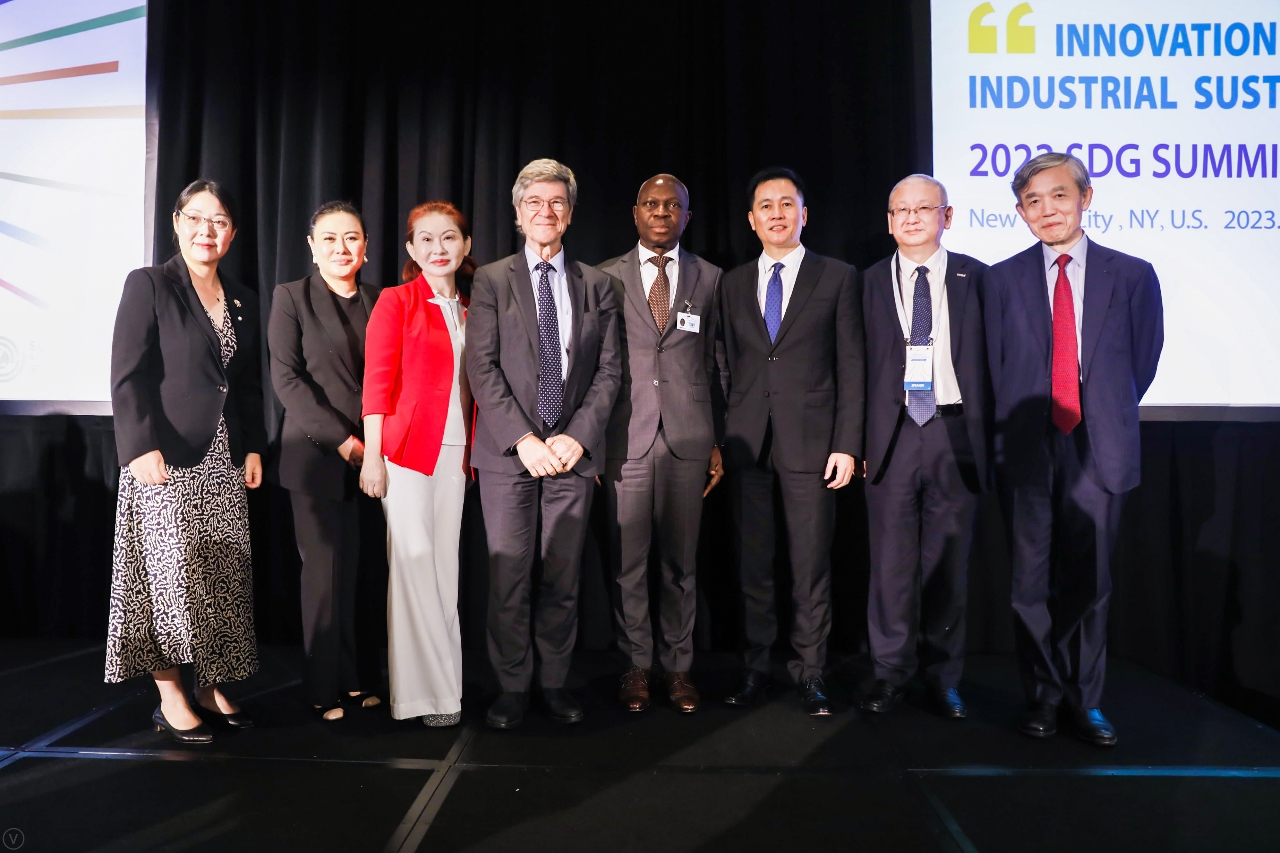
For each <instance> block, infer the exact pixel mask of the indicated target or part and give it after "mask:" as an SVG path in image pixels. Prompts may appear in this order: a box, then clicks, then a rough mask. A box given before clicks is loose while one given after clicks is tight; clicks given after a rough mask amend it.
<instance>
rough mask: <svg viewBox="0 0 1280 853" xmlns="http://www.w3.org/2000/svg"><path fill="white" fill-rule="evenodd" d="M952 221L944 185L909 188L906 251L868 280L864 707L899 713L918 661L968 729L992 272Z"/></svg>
mask: <svg viewBox="0 0 1280 853" xmlns="http://www.w3.org/2000/svg"><path fill="white" fill-rule="evenodd" d="M951 215H952V209H951V206H950V205H949V204H947V190H946V187H944V186H943V185H942V184H941V183H939V182H938V181H936V180H935V179H933V178H931V177H930V176H928V175H910V176H908V177H906V178H903V179H902V180H901V181H899V182H898V185H897V186H895V187H894V188H893V192H891V193H890V194H889V233H890V234H892V235H893V238H894V240H895V241H896V242H897V244H898V251H896V252H894V253H893V254H892V255H890V256H889V257H887V258H885V259H884V260H882V261H880V262H879V263H878V264H876V265H875V266H873V267H871V268H870V269H869V270H867V271H866V273H865V274H864V276H863V287H862V304H863V309H862V315H863V317H865V318H866V321H865V324H866V338H867V429H866V436H867V452H866V459H867V486H866V496H867V515H868V520H869V522H870V525H869V531H868V532H869V535H870V540H871V585H870V589H869V590H868V595H867V631H868V639H869V640H870V645H871V658H872V663H873V665H874V668H875V676H876V683H875V686H874V687H873V688H872V689H871V692H870V694H868V695H867V697H866V698H865V699H864V700H863V702H862V707H863V709H864V710H866V711H871V712H873V713H881V714H882V713H885V712H887V711H889V710H890V709H891V708H892V707H893V706H894V705H895V704H897V702H898V701H899V700H900V699H901V698H902V695H903V692H904V691H905V688H906V684H907V681H908V680H909V679H910V678H911V676H912V675H913V674H914V673H915V670H916V667H917V664H919V665H920V666H921V668H922V669H923V673H922V674H923V677H924V681H925V683H926V685H927V686H928V688H929V695H930V698H931V699H932V702H933V705H934V706H935V708H936V709H937V710H938V712H939V713H941V714H942V715H943V716H945V717H948V718H950V719H956V720H959V719H963V718H964V716H965V707H964V701H963V700H962V699H961V698H960V693H959V690H958V687H959V684H960V673H961V669H962V667H963V663H964V625H965V619H964V616H965V598H966V579H967V575H968V567H969V546H970V545H971V544H972V542H973V521H974V516H975V513H976V510H977V505H978V493H979V492H980V491H982V490H983V489H985V488H986V486H987V482H988V477H987V437H988V435H989V433H990V430H989V426H990V416H989V410H990V406H989V403H990V399H991V397H990V394H989V393H988V390H987V388H988V379H987V345H986V340H985V336H984V333H983V328H982V285H983V274H984V273H985V271H986V268H987V267H986V264H983V263H981V262H980V261H976V260H974V259H973V258H970V257H968V256H967V255H961V254H958V253H956V252H948V251H947V250H946V249H944V248H943V247H942V233H943V231H945V230H946V229H947V228H950V227H951ZM917 372H918V373H919V375H918V376H917V375H916V373H917ZM917 646H918V647H919V653H918V654H917Z"/></svg>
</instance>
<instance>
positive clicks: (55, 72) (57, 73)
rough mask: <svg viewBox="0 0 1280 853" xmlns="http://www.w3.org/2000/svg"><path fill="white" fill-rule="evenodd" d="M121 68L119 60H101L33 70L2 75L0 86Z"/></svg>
mask: <svg viewBox="0 0 1280 853" xmlns="http://www.w3.org/2000/svg"><path fill="white" fill-rule="evenodd" d="M119 70H120V63H119V62H99V63H97V64H95V65H77V66H75V67H74V68H54V69H51V70H49V71H33V72H31V73H30V74H14V75H13V76H11V77H0V86H16V85H17V84H19V83H38V82H40V81H41V80H64V79H66V78H67V77H88V76H89V75H90V74H111V73H113V72H115V71H119Z"/></svg>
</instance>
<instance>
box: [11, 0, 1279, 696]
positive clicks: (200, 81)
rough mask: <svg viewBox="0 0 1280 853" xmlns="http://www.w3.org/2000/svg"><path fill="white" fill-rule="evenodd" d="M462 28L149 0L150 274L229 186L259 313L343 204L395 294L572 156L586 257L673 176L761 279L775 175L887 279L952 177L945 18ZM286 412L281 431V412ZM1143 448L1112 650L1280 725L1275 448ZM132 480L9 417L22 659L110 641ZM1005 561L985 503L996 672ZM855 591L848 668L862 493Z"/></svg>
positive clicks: (396, 11) (474, 524) (265, 632)
mask: <svg viewBox="0 0 1280 853" xmlns="http://www.w3.org/2000/svg"><path fill="white" fill-rule="evenodd" d="M451 5H452V7H453V8H450V9H448V10H443V11H442V10H441V9H440V8H439V7H437V6H434V5H433V6H428V5H427V4H400V3H395V4H391V3H379V2H366V3H364V4H359V5H358V6H352V5H351V4H348V3H339V2H333V0H312V2H299V1H298V0H277V2H272V3H259V2H249V0H230V1H229V2H225V3H220V4H202V3H187V2H178V0H153V2H151V4H150V7H149V17H148V45H149V46H148V54H149V55H148V89H149V93H148V101H149V103H148V112H149V115H150V116H151V118H152V120H153V121H154V122H155V124H154V128H155V132H156V138H157V143H156V155H157V186H156V223H155V225H156V232H155V233H156V257H157V260H163V259H165V258H167V257H168V256H169V255H170V254H171V253H172V243H171V238H170V235H171V228H170V224H169V211H170V210H171V206H172V203H173V199H174V198H175V197H176V195H177V193H178V191H179V190H180V189H181V188H182V187H183V186H184V185H185V184H186V183H188V182H189V181H190V180H192V179H193V178H195V177H197V176H206V177H210V178H214V179H216V180H218V181H221V182H223V183H224V184H225V185H227V186H228V187H230V188H231V189H232V191H233V192H234V193H235V194H236V196H237V197H238V199H239V202H240V208H241V209H240V213H239V221H238V223H237V225H238V227H239V234H238V237H237V239H236V242H235V244H234V246H233V248H232V250H231V252H230V254H229V255H228V257H227V259H226V260H225V261H224V264H223V270H224V272H225V273H227V274H230V275H231V276H232V277H234V278H235V279H236V280H238V281H241V282H243V283H246V284H248V285H249V286H251V287H256V288H257V289H258V291H259V292H260V293H261V294H262V296H263V311H264V317H265V312H267V311H268V310H269V308H270V294H271V289H272V287H273V286H274V285H275V284H276V283H278V282H282V281H288V280H291V279H295V278H300V277H301V276H303V275H305V274H307V273H308V272H310V270H311V267H310V265H309V263H308V262H309V258H310V255H309V251H308V249H307V246H306V242H305V234H306V229H307V222H308V219H309V217H310V213H311V211H312V210H313V209H314V208H315V206H316V205H317V204H319V203H320V202H321V201H325V200H329V199H334V198H345V199H350V200H352V201H354V202H356V204H358V205H359V206H360V207H361V209H362V210H363V211H364V214H365V217H366V221H367V225H368V228H369V232H370V236H371V240H372V245H371V250H370V253H369V264H368V265H367V266H366V267H365V271H364V274H363V275H364V277H365V278H366V279H367V280H370V281H375V282H378V283H380V284H383V285H390V284H393V283H395V282H396V281H398V271H399V269H400V267H401V265H402V263H403V261H404V259H405V255H404V250H403V236H402V235H403V228H404V224H405V223H404V217H405V215H406V214H407V212H408V210H409V209H410V208H411V207H413V206H414V205H415V204H417V203H418V202H420V201H423V200H426V199H429V198H446V199H450V200H452V201H454V202H455V203H456V204H458V205H459V207H461V208H462V210H463V211H464V212H465V213H466V214H467V215H468V216H469V217H470V218H471V222H472V226H473V230H474V237H475V241H474V249H473V254H474V255H475V256H476V258H477V259H478V260H479V261H480V262H481V263H484V262H487V261H491V260H495V259H497V258H499V257H502V256H504V255H506V254H509V253H510V252H512V251H513V250H515V248H516V247H517V245H518V244H517V238H516V235H515V232H514V229H513V227H512V220H513V212H512V209H511V205H510V195H509V192H510V187H511V183H512V181H513V179H514V176H515V174H516V172H517V171H518V169H519V168H520V166H522V165H523V164H524V163H526V162H527V161H529V160H531V159H533V158H535V157H555V158H557V159H560V160H562V161H564V162H565V163H567V164H569V165H570V166H571V167H572V168H573V169H574V170H575V171H576V172H577V175H578V179H579V184H580V191H581V195H580V202H579V207H578V209H577V210H576V211H575V218H574V224H573V225H572V227H571V229H570V231H569V234H568V239H567V244H568V246H569V248H570V250H571V251H572V252H574V253H575V254H576V255H577V256H578V257H579V258H581V259H582V260H584V261H587V262H589V263H596V262H599V261H602V260H604V259H605V258H608V257H611V256H613V255H616V254H619V253H621V252H623V251H625V250H626V249H627V248H629V247H630V245H631V244H632V243H633V241H634V239H635V231H634V226H633V224H632V222H631V216H630V206H631V204H632V203H633V200H634V197H635V192H636V189H637V188H638V186H639V184H640V183H641V182H642V181H643V180H644V179H645V178H647V177H649V176H650V175H652V174H654V173H656V172H659V171H669V172H673V173H675V174H676V175H678V176H680V177H681V178H682V179H683V180H684V181H685V182H686V183H687V184H688V185H689V187H690V189H691V192H692V209H693V211H694V219H693V223H692V225H691V226H690V230H689V231H688V233H687V234H686V239H685V241H684V245H685V247H686V248H688V249H690V250H692V251H694V252H697V253H699V254H701V255H703V256H704V257H707V258H708V259H710V260H712V261H714V262H716V263H718V264H720V265H722V266H725V267H726V268H727V267H729V266H732V265H735V264H737V263H741V262H744V261H746V260H748V259H749V258H751V257H752V256H754V255H755V254H756V253H757V252H758V244H757V243H756V242H755V238H754V236H753V235H752V234H751V232H750V231H749V230H748V228H747V225H746V217H745V208H746V199H745V192H744V189H743V184H744V183H745V181H746V179H747V177H748V176H749V175H750V174H751V173H752V172H753V171H755V170H756V169H758V168H760V167H762V166H766V165H771V164H777V163H781V164H786V165H790V166H793V167H794V168H796V169H798V170H799V171H800V173H801V174H802V175H803V176H804V177H805V178H806V180H807V182H808V184H809V194H808V197H807V199H806V202H807V205H808V207H809V216H810V219H809V221H810V225H809V227H808V228H807V229H806V231H805V243H806V244H807V245H808V246H810V247H811V248H812V249H814V250H816V251H818V252H822V253H825V254H829V255H834V256H836V257H840V258H843V259H845V260H847V261H850V262H852V263H854V264H857V265H858V266H860V267H865V266H866V265H868V264H869V263H871V262H874V261H875V260H877V259H878V258H880V257H882V256H884V255H885V254H887V253H888V252H889V251H890V250H891V248H892V243H891V241H890V240H889V238H888V237H887V235H886V234H885V233H884V232H885V220H884V209H885V200H886V196H887V194H888V191H889V189H890V188H891V187H892V185H893V183H894V182H896V181H897V180H898V179H899V178H900V177H902V176H903V175H905V174H908V173H910V172H913V171H928V169H929V167H930V161H929V139H930V129H929V125H928V113H929V103H928V95H929V67H928V15H927V3H926V2H921V1H920V0H912V2H900V0H877V2H860V3H849V2H829V3H828V2H805V0H792V2H771V3H765V2H758V1H757V0H720V2H697V3H683V4H672V6H671V9H670V11H669V12H667V13H665V14H663V15H658V16H655V15H652V14H647V15H646V14H641V12H640V11H639V10H638V9H637V8H636V7H633V6H629V5H628V6H624V5H622V4H617V5H611V4H600V3H595V4H582V5H581V6H574V5H573V4H557V5H555V6H553V7H548V10H547V11H546V13H538V14H535V13H534V12H533V10H532V8H531V7H514V8H517V9H520V10H522V11H518V12H513V11H512V9H513V7H512V6H510V5H509V4H505V3H495V2H489V0H473V1H472V2H470V3H466V4H451ZM1099 191H1100V192H1105V184H1103V185H1101V186H1100V187H1099ZM1028 242H1030V237H1028ZM985 260H987V261H994V260H998V259H996V258H987V259H985ZM268 404H269V405H268V421H269V423H268V427H269V429H270V430H271V431H272V434H273V435H274V433H275V430H276V427H277V425H278V418H279V407H278V405H277V404H276V403H275V401H274V400H273V399H272V400H269V401H268ZM1143 442H1144V444H1143V477H1144V482H1143V486H1142V487H1141V488H1140V489H1139V490H1137V492H1135V493H1134V495H1133V497H1132V500H1131V501H1130V504H1129V507H1128V509H1127V512H1126V517H1125V531H1124V534H1123V536H1122V542H1121V546H1120V550H1121V553H1120V555H1119V559H1118V561H1117V566H1118V568H1117V571H1116V583H1115V592H1114V594H1113V609H1112V626H1111V631H1112V633H1111V636H1112V646H1111V647H1112V650H1113V653H1115V654H1119V655H1123V656H1127V657H1130V658H1132V659H1134V660H1137V661H1138V662H1140V663H1143V664H1145V665H1147V666H1149V667H1151V668H1152V669H1155V670H1156V671H1159V672H1161V673H1164V674H1167V675H1171V676H1173V677H1176V678H1179V679H1181V680H1183V681H1184V682H1186V683H1188V684H1191V685H1193V686H1195V687H1197V688H1200V689H1203V690H1205V691H1208V692H1210V693H1212V694H1214V695H1217V696H1220V697H1222V698H1224V699H1227V700H1228V701H1232V702H1233V703H1235V704H1237V705H1240V706H1242V707H1246V708H1248V709H1250V710H1253V711H1254V712H1255V713H1260V714H1263V715H1266V714H1271V713H1274V712H1275V708H1276V707H1277V705H1276V703H1277V701H1278V700H1280V664H1277V660H1278V659H1280V621H1278V620H1276V619H1274V618H1273V614H1274V613H1275V611H1276V610H1277V608H1278V607H1280V568H1278V567H1280V533H1277V525H1276V522H1275V519H1276V518H1278V517H1280V513H1278V512H1277V510H1278V509H1280V507H1278V506H1277V503H1278V501H1280V499H1278V498H1277V497H1276V496H1275V493H1274V491H1273V490H1270V489H1268V488H1267V485H1268V484H1269V483H1273V482H1276V481H1277V479H1280V476H1278V475H1280V427H1277V426H1276V425H1271V424H1251V425H1244V424H1239V425H1236V424H1208V423H1157V424H1144V426H1143ZM117 475H118V469H117V468H116V465H115V461H114V440H113V437H112V433H111V422H110V419H109V418H72V417H46V418H24V417H0V635H6V636H101V635H102V634H103V633H104V631H105V622H106V615H105V614H106V602H107V590H108V588H109V583H110V564H111V535H112V525H113V514H114V505H115V484H116V478H117ZM250 507H251V517H252V526H253V544H254V557H255V573H256V577H257V609H258V614H257V615H258V624H259V631H260V634H261V636H262V638H263V639H264V640H266V641H276V642H294V641H296V640H297V637H298V636H299V623H298V614H297V610H298V605H297V576H296V573H297V555H296V551H295V550H294V545H293V540H292V529H291V519H290V517H289V510H288V501H287V495H286V494H285V493H284V492H282V491H281V490H279V489H278V488H276V487H275V486H272V485H268V486H267V487H265V488H264V489H263V490H261V491H260V492H259V493H256V494H254V495H252V496H251V501H250ZM370 509H371V512H370V513H369V514H368V515H369V520H370V522H371V524H372V525H373V527H374V529H375V530H376V526H377V522H378V517H377V516H378V513H377V508H376V506H371V507H370ZM597 522H599V519H598V518H597ZM465 524H466V526H465V529H464V533H463V550H464V570H463V571H464V594H463V603H462V609H463V614H464V624H465V631H466V635H465V636H466V639H467V642H468V643H470V644H475V645H479V641H480V638H481V634H480V631H481V630H482V614H483V606H484V592H485V588H486V581H485V566H484V558H483V557H484V555H483V527H482V524H483V519H482V518H481V517H480V514H479V512H478V503H477V502H475V501H474V496H473V502H472V505H471V506H470V511H469V513H468V517H467V520H466V523H465ZM730 534H731V529H730V526H729V518H728V511H727V506H726V504H725V500H724V495H723V494H715V493H713V495H712V496H711V498H710V499H708V501H707V506H706V510H705V517H704V525H703V542H702V547H701V549H700V550H701V555H702V559H701V561H700V565H699V570H700V584H701V593H702V595H701V602H700V608H699V623H698V640H699V644H700V646H702V647H703V648H708V647H711V648H722V649H725V648H732V647H733V646H734V643H735V637H736V632H737V612H738V608H737V604H736V596H735V590H734V579H733V566H732V562H731V559H730V554H729V547H730V543H731V536H730ZM370 538H371V540H372V542H371V544H370V546H369V553H368V554H367V557H368V562H367V565H368V566H369V571H368V572H366V576H365V580H364V583H365V586H364V588H363V589H362V600H363V601H364V604H365V610H364V615H365V618H364V624H365V628H366V629H367V630H369V631H370V632H371V633H372V634H373V635H375V636H376V634H377V629H378V625H377V620H378V614H379V612H380V608H381V599H380V595H381V594H382V593H381V589H382V587H380V586H379V584H380V583H385V580H384V579H380V578H379V576H378V566H379V562H380V555H379V554H378V548H377V544H378V543H377V541H376V540H377V538H378V537H377V535H376V534H375V535H374V536H372V537H370ZM1002 554H1003V534H1002V531H1001V527H1000V523H999V516H998V512H996V511H995V507H994V505H993V504H992V502H990V501H988V502H987V503H986V504H985V505H984V510H983V513H982V519H981V535H980V536H979V538H978V541H977V543H976V545H975V554H974V560H973V568H972V572H971V594H970V607H971V617H970V630H969V643H970V647H971V649H973V650H974V651H1009V650H1011V648H1012V631H1011V622H1010V614H1009V607H1008V595H1009V589H1008V587H1009V579H1008V569H1007V565H1006V561H1005V560H1004V558H1003V556H1002ZM382 571H383V573H384V575H385V568H383V569H382ZM779 571H780V572H783V573H784V574H785V572H786V565H785V560H783V561H781V562H780V565H779ZM835 571H836V576H835V595H836V625H835V637H834V644H833V645H834V648H835V650H836V651H837V653H839V654H842V655H850V654H855V653H857V652H858V651H859V649H860V648H862V647H863V644H864V642H865V640H864V636H865V618H864V612H865V595H866V592H865V590H866V578H867V557H866V535H865V520H864V517H863V503H862V494H861V486H860V484H855V485H854V486H852V487H850V488H849V489H848V490H846V492H845V493H844V494H842V496H841V507H840V527H839V533H838V536H837V545H836V553H835ZM582 592H583V602H582V628H581V638H580V639H581V643H582V645H584V646H586V647H592V648H599V647H603V646H606V645H607V644H608V643H609V642H610V639H611V630H610V622H609V619H610V616H609V611H608V604H607V587H606V579H605V576H604V573H603V570H602V569H601V561H600V557H599V552H598V547H597V545H596V542H595V540H594V539H593V541H591V542H589V543H588V548H587V555H586V558H585V561H584V576H583V591H582Z"/></svg>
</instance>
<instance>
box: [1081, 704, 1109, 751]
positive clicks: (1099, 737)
mask: <svg viewBox="0 0 1280 853" xmlns="http://www.w3.org/2000/svg"><path fill="white" fill-rule="evenodd" d="M1071 725H1072V728H1073V729H1075V733H1076V737H1078V738H1080V740H1082V741H1084V742H1085V743H1091V744H1093V745H1094V746H1115V745H1116V744H1117V743H1119V742H1120V739H1119V738H1118V737H1116V728H1115V726H1113V725H1111V722H1110V721H1109V720H1108V719H1107V718H1106V717H1104V716H1102V711H1100V710H1098V709H1097V708H1083V709H1081V710H1078V711H1072V712H1071Z"/></svg>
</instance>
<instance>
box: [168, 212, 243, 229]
mask: <svg viewBox="0 0 1280 853" xmlns="http://www.w3.org/2000/svg"><path fill="white" fill-rule="evenodd" d="M178 216H180V217H181V218H182V221H183V222H185V223H187V227H188V228H191V229H192V230H195V229H197V228H199V227H200V226H201V225H202V224H204V223H205V222H208V223H209V224H210V225H212V226H213V230H214V231H217V232H218V233H222V232H223V231H226V230H227V229H228V228H230V227H231V220H230V219H228V218H227V217H225V216H199V215H197V214H194V213H187V212H186V211H185V210H180V211H178Z"/></svg>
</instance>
